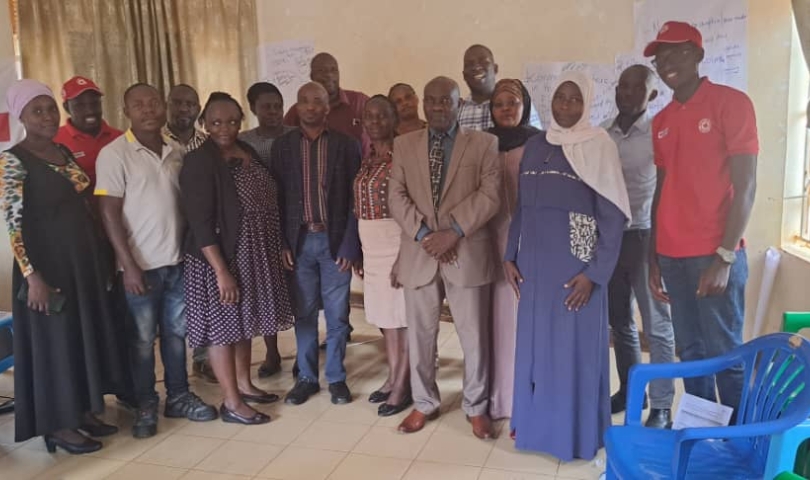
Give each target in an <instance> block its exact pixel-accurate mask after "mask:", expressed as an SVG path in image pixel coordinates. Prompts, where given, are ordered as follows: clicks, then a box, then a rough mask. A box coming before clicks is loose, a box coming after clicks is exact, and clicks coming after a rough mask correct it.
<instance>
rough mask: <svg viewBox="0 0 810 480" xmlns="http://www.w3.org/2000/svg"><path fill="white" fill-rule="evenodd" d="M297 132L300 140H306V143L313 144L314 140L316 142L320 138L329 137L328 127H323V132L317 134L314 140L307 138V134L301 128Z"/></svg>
mask: <svg viewBox="0 0 810 480" xmlns="http://www.w3.org/2000/svg"><path fill="white" fill-rule="evenodd" d="M297 132H298V134H299V135H301V138H303V139H304V140H306V141H308V142H314V141H315V140H318V139H319V138H321V137H328V136H329V127H328V126H324V127H323V130H321V133H319V134H318V136H317V137H315V138H309V135H307V132H305V131H304V129H303V128H298V130H297Z"/></svg>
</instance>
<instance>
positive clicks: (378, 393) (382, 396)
mask: <svg viewBox="0 0 810 480" xmlns="http://www.w3.org/2000/svg"><path fill="white" fill-rule="evenodd" d="M390 396H391V392H390V391H389V392H383V391H382V390H375V391H373V392H371V395H369V396H368V401H369V403H382V402H384V401H386V400H388V397H390Z"/></svg>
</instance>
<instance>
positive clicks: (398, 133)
mask: <svg viewBox="0 0 810 480" xmlns="http://www.w3.org/2000/svg"><path fill="white" fill-rule="evenodd" d="M645 55H646V56H648V57H654V58H653V61H652V64H653V65H654V66H655V69H656V70H657V73H658V74H659V75H660V76H661V78H662V79H663V81H664V83H665V84H666V85H667V86H668V87H670V88H671V89H672V90H673V92H674V100H673V101H672V102H671V103H670V104H669V105H668V106H667V107H666V108H665V109H664V110H663V111H662V112H660V113H659V114H658V115H656V116H655V118H653V117H652V115H650V114H649V113H648V112H647V105H648V103H649V102H650V101H651V100H653V99H654V98H655V96H656V95H657V92H656V91H655V89H654V75H655V72H654V71H653V70H652V69H650V68H649V67H646V66H643V65H635V66H633V67H630V68H628V69H627V70H626V71H624V72H623V73H622V74H621V77H620V79H619V82H618V85H617V87H616V103H617V106H618V110H619V114H618V116H617V117H616V118H615V119H611V120H610V121H608V122H606V123H605V124H604V125H603V126H596V125H592V124H591V123H590V113H589V111H590V105H591V103H592V101H593V95H594V86H593V81H592V79H591V78H590V76H589V75H587V74H586V73H583V72H576V71H571V72H565V73H563V74H562V75H561V76H560V78H559V79H558V82H557V84H556V86H555V89H554V91H553V97H552V99H551V109H552V112H551V114H552V115H551V124H550V125H547V130H546V131H542V130H540V124H539V116H538V115H537V112H536V111H535V110H534V107H533V105H532V101H531V98H530V96H529V93H528V91H527V89H526V87H525V86H524V85H523V84H522V83H521V82H520V81H519V80H516V79H501V80H497V78H496V76H497V72H498V65H497V64H496V63H495V59H494V56H493V54H492V52H491V51H490V50H489V49H488V48H487V47H485V46H482V45H474V46H472V47H470V48H469V49H468V50H467V51H466V52H465V54H464V62H463V75H464V80H465V82H466V83H467V85H468V86H469V88H470V91H471V94H470V96H469V97H467V98H464V99H462V98H461V95H460V89H459V86H458V85H457V84H456V82H454V81H453V80H451V79H450V78H447V77H436V78H434V79H433V80H431V81H430V82H428V83H427V85H426V86H425V88H424V92H423V97H422V102H423V105H424V109H423V111H424V114H425V120H422V119H421V118H420V116H419V97H418V95H417V93H416V91H415V89H414V88H413V87H411V86H410V85H408V84H404V83H397V84H395V85H394V86H393V87H391V89H390V91H389V92H388V94H387V95H374V96H372V97H371V98H368V97H367V96H365V95H364V94H362V93H360V92H354V91H350V90H346V89H343V88H341V86H340V76H339V69H338V64H337V61H336V60H335V58H334V57H333V56H332V55H330V54H328V53H320V54H318V55H316V56H315V57H314V58H313V59H312V63H311V79H312V82H310V83H307V84H305V85H304V86H302V87H301V88H300V90H299V91H298V96H297V102H296V104H295V105H294V106H293V107H292V108H290V109H289V111H288V112H287V114H286V116H285V115H284V105H283V98H282V96H281V93H280V92H279V91H278V89H277V88H276V87H274V86H273V85H271V84H269V83H264V82H262V83H257V84H254V85H253V86H252V87H251V88H250V89H249V90H248V92H247V98H248V104H249V106H250V111H251V112H252V113H253V114H254V115H255V116H256V117H257V120H258V124H259V125H258V127H256V128H255V129H252V130H248V131H245V132H240V127H241V125H242V124H243V122H244V119H245V113H244V112H243V110H242V107H241V106H240V103H239V102H238V101H237V100H236V99H235V98H233V97H232V96H230V95H229V94H227V93H223V92H215V93H213V94H211V96H210V97H209V99H208V101H207V102H206V104H205V105H204V107H202V108H201V105H200V102H199V98H198V96H197V93H196V91H195V90H194V89H193V88H192V87H190V86H188V85H184V84H183V85H177V86H175V87H173V88H172V89H171V91H170V92H169V95H168V100H164V99H163V98H162V96H161V95H160V94H159V92H158V91H157V89H155V88H154V87H152V86H150V85H147V84H142V83H139V84H135V85H133V86H131V87H130V88H129V89H127V91H126V92H125V94H124V99H123V100H124V112H125V114H126V116H127V118H128V119H129V121H130V126H129V128H128V129H127V130H126V132H121V131H118V130H115V129H114V128H112V127H110V126H108V125H107V124H106V123H105V122H104V121H103V119H102V111H101V101H100V97H101V95H102V92H101V90H100V89H99V87H98V86H97V85H95V84H94V83H93V82H92V81H91V80H89V79H87V78H83V77H74V78H73V79H71V80H69V81H68V82H66V83H65V85H64V88H63V90H62V99H63V101H64V103H63V106H64V108H65V110H66V111H67V112H68V113H69V115H70V119H69V120H68V122H67V123H66V124H65V125H64V126H62V127H61V128H60V127H59V108H58V106H57V103H56V100H55V97H54V95H53V93H52V92H51V91H50V90H49V89H48V88H47V87H46V86H45V85H43V84H41V83H39V82H36V81H33V80H21V81H19V82H18V83H16V84H15V85H14V86H12V87H11V88H10V89H9V91H8V95H7V98H8V105H9V112H10V113H11V114H12V115H14V116H16V117H18V118H19V119H20V120H21V122H22V123H23V125H24V126H25V129H26V137H25V139H24V140H23V141H21V142H20V143H19V144H17V145H15V146H14V147H13V148H11V149H9V150H8V151H6V152H3V153H2V155H0V170H1V171H2V176H0V178H2V182H3V183H2V195H1V196H0V205H2V208H3V212H4V213H5V218H6V223H7V225H8V229H9V235H10V239H11V243H12V247H13V252H14V255H15V259H16V262H15V265H14V272H13V288H14V294H15V300H14V306H13V309H14V328H15V395H16V400H17V402H16V405H17V415H16V439H17V440H18V441H22V440H26V439H28V438H30V437H33V436H38V435H43V436H44V437H45V443H46V445H47V446H48V449H49V450H50V451H53V450H54V449H55V448H56V447H60V448H63V449H65V450H66V451H68V452H71V453H85V452H90V451H94V450H97V449H99V448H101V446H102V445H101V443H100V442H99V441H98V440H96V439H95V438H94V437H100V436H104V435H110V434H113V433H115V432H116V431H117V428H116V427H115V426H113V425H107V424H104V423H103V422H101V421H100V420H99V419H98V418H97V417H96V416H95V414H98V413H100V412H101V411H102V410H103V408H104V400H103V395H104V394H115V395H117V396H118V399H119V401H120V402H121V403H122V404H124V405H126V406H129V407H130V408H131V409H132V410H133V412H134V414H135V422H134V425H133V429H132V433H133V435H134V436H135V437H148V436H151V435H154V434H155V433H156V431H157V423H158V402H159V398H158V395H157V393H156V391H155V354H154V342H155V339H156V338H157V337H159V338H160V349H161V359H162V362H163V365H164V371H165V387H166V399H165V408H164V415H165V416H167V417H186V418H188V419H190V420H193V421H209V420H213V419H215V418H217V417H220V418H221V419H222V420H223V421H226V422H235V423H241V424H247V425H253V424H261V423H265V422H268V421H270V418H269V416H268V415H266V414H265V413H262V412H260V411H258V410H256V409H254V408H253V407H252V406H251V404H256V403H259V404H262V403H272V402H275V401H277V400H279V399H280V398H279V396H278V395H275V394H273V393H269V392H265V391H263V390H261V389H259V388H257V387H256V385H255V384H254V383H253V382H252V380H251V372H250V365H251V340H252V339H253V338H254V337H257V336H262V337H264V341H265V344H266V346H267V354H266V357H265V359H264V361H263V362H262V364H261V366H260V367H259V372H258V374H259V376H260V377H266V376H270V375H274V374H276V373H278V372H279V371H280V370H281V366H280V363H281V357H280V355H279V352H278V345H277V334H278V332H280V331H283V330H287V329H290V328H293V327H294V328H295V337H296V344H297V345H296V346H297V354H296V355H297V356H296V365H295V367H294V374H295V375H296V377H297V380H296V383H295V386H294V387H293V388H292V390H290V391H289V392H287V394H286V395H285V399H284V401H285V402H286V403H288V404H292V405H299V404H302V403H304V402H306V401H307V400H308V399H309V398H310V397H311V396H312V395H314V394H316V393H317V392H318V391H319V390H320V383H319V371H318V366H319V358H318V357H319V344H318V316H319V310H323V311H324V317H325V320H326V341H325V357H326V358H325V372H324V376H325V378H326V381H327V383H328V389H329V393H330V396H331V401H332V403H335V404H345V403H349V402H351V401H352V394H351V392H350V390H349V388H348V386H347V384H346V370H345V368H344V357H345V355H346V344H347V341H348V339H349V338H350V332H351V326H350V323H349V313H350V311H349V293H350V292H349V289H350V282H351V278H352V273H353V272H354V274H355V275H358V276H359V277H361V278H362V279H363V282H364V307H365V316H366V319H367V321H368V322H369V323H371V324H373V325H375V326H377V327H379V328H380V330H381V331H382V334H383V337H384V341H385V348H386V355H387V359H388V367H389V368H388V370H389V371H388V378H387V379H386V381H385V382H384V384H383V385H381V386H380V388H379V389H378V390H376V391H374V392H373V393H372V394H371V395H370V396H369V398H368V401H369V402H372V403H377V404H379V406H378V414H379V415H380V416H389V415H394V414H397V413H400V412H403V411H404V410H406V409H408V408H409V407H411V406H413V410H412V411H411V412H410V413H409V414H408V415H407V416H405V417H404V419H403V420H402V422H401V423H400V425H399V427H398V429H399V430H400V431H401V432H403V433H411V432H416V431H419V430H421V429H422V428H423V427H424V426H425V424H426V422H428V421H430V420H433V419H435V418H436V417H437V416H438V415H439V407H440V404H441V396H440V392H439V390H438V386H437V383H436V369H437V362H436V358H437V344H436V340H437V334H438V330H439V317H440V312H441V309H442V304H443V302H444V301H445V300H447V301H448V302H449V305H450V310H451V312H452V315H453V321H454V323H455V330H456V332H457V334H458V336H459V339H460V343H461V347H462V350H463V353H464V382H463V400H462V409H463V411H464V413H465V414H466V415H467V418H468V420H469V421H470V424H471V428H472V432H473V434H474V435H475V436H477V437H479V438H481V439H488V438H492V437H493V436H494V431H493V427H492V420H493V419H502V418H511V423H510V427H511V428H510V435H511V437H512V438H513V439H514V440H515V445H516V447H517V448H518V449H521V450H529V451H537V452H545V453H550V454H552V455H554V456H556V457H558V458H560V459H563V460H571V459H574V458H584V459H590V458H593V457H594V456H595V455H596V453H597V452H598V450H599V449H600V448H601V447H602V444H603V443H602V437H603V433H604V431H605V429H606V428H607V427H608V426H609V425H610V414H611V413H616V412H619V411H622V410H623V409H624V407H625V403H626V392H627V378H628V371H629V369H630V367H631V366H632V365H633V364H635V363H638V362H639V361H640V355H641V354H640V349H639V339H638V332H637V330H636V327H635V321H634V319H633V299H634V298H635V300H636V303H637V304H638V307H639V310H640V312H641V316H642V323H643V327H644V328H643V331H644V333H645V335H647V337H648V340H649V346H650V352H651V360H652V361H653V362H672V361H674V357H675V347H676V346H677V351H678V355H679V356H680V358H681V359H682V360H694V359H700V358H705V357H708V356H715V355H719V354H721V353H724V352H725V351H727V350H729V349H731V348H733V347H735V346H736V345H739V344H740V343H741V341H742V321H743V296H744V287H745V282H746V277H747V266H746V256H745V249H744V241H743V240H742V234H743V231H744V229H745V226H746V223H747V221H748V218H749V216H750V211H751V205H752V202H753V198H754V192H755V178H756V157H757V153H758V143H757V131H756V121H755V116H754V110H753V106H752V104H751V101H750V100H749V99H748V97H747V96H746V95H745V94H743V93H742V92H739V91H736V90H733V89H731V88H728V87H725V86H720V85H716V84H713V83H711V82H710V81H709V79H707V78H705V77H701V76H700V75H699V64H700V62H701V61H702V59H703V48H702V38H701V35H700V32H699V31H698V30H696V29H695V28H694V27H692V26H690V25H688V24H684V23H680V22H668V23H666V24H665V25H664V26H663V28H662V29H661V31H660V32H659V33H658V36H657V38H656V39H655V40H654V41H652V42H651V43H650V44H649V46H648V47H647V49H646V50H645ZM167 112H168V113H167ZM167 120H168V121H167ZM197 125H200V126H201V127H202V128H203V130H200V129H198V127H197ZM92 193H94V195H91V194H92ZM670 307H671V314H670ZM608 325H610V327H611V329H612V334H613V338H614V342H615V354H616V359H617V367H618V370H619V378H620V385H619V388H618V391H617V392H616V393H615V394H614V395H613V396H612V397H611V396H610V385H609V371H608V369H609V363H610V362H609V359H608V350H609V338H608V335H609V329H608ZM186 342H187V343H188V345H189V346H190V347H192V348H194V349H195V351H194V371H195V372H196V373H197V374H198V375H200V376H203V377H205V378H208V379H210V380H211V381H215V382H218V383H219V385H220V386H221V388H222V392H223V397H224V399H223V402H222V404H221V405H220V406H219V408H218V409H217V408H215V407H214V406H212V405H208V404H206V403H205V402H203V401H202V400H201V399H200V398H199V397H198V396H196V395H195V394H194V393H192V392H190V391H189V386H188V375H187V372H186V364H185V359H186ZM741 380H742V377H741V372H740V371H738V370H736V369H733V368H732V369H730V370H728V371H726V372H724V373H722V374H720V375H718V376H717V378H716V379H715V378H713V377H703V378H694V379H687V380H685V386H686V391H687V392H689V393H693V394H695V395H699V396H701V397H703V398H706V399H710V400H715V386H716V387H717V389H718V390H719V393H720V400H721V401H722V402H723V403H724V404H726V405H729V406H732V407H735V406H736V405H737V403H738V401H739V396H740V391H741V387H742V385H741ZM673 395H674V388H673V384H672V383H671V381H666V380H660V381H656V382H653V383H652V384H651V385H650V402H651V406H652V409H651V412H650V415H649V416H648V420H647V426H649V427H651V428H665V427H667V425H668V423H669V421H670V409H671V406H672V400H673ZM54 399H57V400H54ZM645 402H646V401H645Z"/></svg>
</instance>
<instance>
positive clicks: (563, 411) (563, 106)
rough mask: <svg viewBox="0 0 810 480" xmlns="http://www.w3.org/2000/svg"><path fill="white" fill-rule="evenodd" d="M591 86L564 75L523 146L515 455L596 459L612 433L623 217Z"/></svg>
mask: <svg viewBox="0 0 810 480" xmlns="http://www.w3.org/2000/svg"><path fill="white" fill-rule="evenodd" d="M592 99H593V81H592V80H591V78H590V76H588V75H586V74H585V73H583V72H565V73H563V74H562V75H561V76H560V78H559V80H558V83H557V88H556V89H555V90H554V97H553V98H552V103H551V109H552V116H553V120H552V124H551V128H550V129H549V131H548V133H547V134H542V133H541V134H538V135H535V136H534V137H532V138H531V139H529V141H528V142H527V143H526V150H525V154H524V156H523V159H522V161H521V164H520V179H519V187H518V190H519V193H518V195H519V199H518V205H517V210H516V211H515V214H514V217H513V220H512V224H511V225H510V229H509V240H508V243H507V248H506V254H505V258H504V269H505V273H506V276H507V280H508V281H509V282H510V284H511V285H512V286H513V288H514V289H515V292H516V293H517V295H518V297H519V299H520V301H519V304H518V324H517V346H516V353H515V356H516V359H515V391H514V401H513V407H512V422H511V426H512V432H513V433H512V435H513V437H514V438H515V447H516V448H518V449H520V450H530V451H535V452H543V453H549V454H551V455H554V456H555V457H557V458H559V459H561V460H564V461H570V460H573V459H574V458H582V459H592V458H594V457H595V456H596V454H597V452H598V451H599V449H600V448H601V447H602V436H603V433H604V431H605V429H606V428H607V427H608V426H609V424H610V391H609V388H608V387H609V386H608V381H609V374H608V368H609V358H608V317H607V312H608V311H607V285H608V282H609V280H610V277H611V275H612V273H613V269H614V267H615V265H616V260H617V258H618V255H619V249H620V246H621V241H622V233H623V230H624V224H625V222H626V221H627V219H628V218H629V217H630V215H629V202H628V200H627V190H626V188H625V185H624V178H623V176H622V169H621V163H620V161H619V155H618V151H617V149H616V146H615V144H614V143H613V142H612V141H611V139H610V137H609V136H608V134H607V132H605V131H604V130H603V129H601V128H597V127H593V126H591V125H590V119H589V116H590V113H589V111H590V105H591V101H592Z"/></svg>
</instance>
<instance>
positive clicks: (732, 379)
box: [644, 22, 759, 409]
mask: <svg viewBox="0 0 810 480" xmlns="http://www.w3.org/2000/svg"><path fill="white" fill-rule="evenodd" d="M644 55H645V56H647V57H652V56H654V57H655V58H654V59H653V65H655V68H656V69H657V71H658V74H659V75H660V76H661V78H662V80H663V81H664V83H666V85H667V86H668V87H670V88H671V89H672V90H673V100H672V102H670V104H669V105H667V107H666V108H664V110H662V111H661V113H659V114H658V115H657V116H656V117H655V119H654V120H653V128H652V135H653V149H654V152H655V163H656V166H657V167H658V180H657V187H656V192H655V197H654V201H653V234H654V239H655V240H654V243H653V245H655V248H653V249H651V255H650V288H651V289H652V291H653V294H654V295H655V296H656V298H658V299H660V300H662V301H669V302H670V305H671V307H672V322H673V326H674V329H675V345H676V348H677V350H678V356H679V357H680V358H681V360H684V361H686V360H699V359H703V358H709V357H716V356H718V355H722V354H724V353H727V352H728V351H729V350H732V349H734V348H735V347H737V346H739V345H740V344H742V331H743V321H744V317H745V310H744V303H745V283H746V281H747V280H748V263H747V258H746V254H745V248H744V247H745V242H744V240H743V239H742V236H743V233H744V231H745V227H746V225H747V224H748V219H749V217H750V215H751V207H752V206H753V203H754V195H755V192H756V166H757V155H758V153H759V142H758V138H757V126H756V117H755V114H754V107H753V104H752V103H751V100H750V99H749V98H748V96H747V95H746V94H744V93H743V92H740V91H738V90H735V89H733V88H730V87H726V86H722V85H717V84H714V83H712V82H710V81H709V79H708V78H705V77H701V76H700V74H699V65H700V62H701V61H702V60H703V57H704V51H703V40H702V37H701V34H700V32H699V31H698V30H697V29H696V28H694V27H692V26H691V25H689V24H687V23H681V22H667V23H665V24H664V26H663V27H662V28H661V30H660V31H659V32H658V36H657V38H656V39H655V41H653V42H651V43H650V44H649V45H648V46H647V48H646V49H645V50H644ZM662 277H663V282H662ZM664 287H666V289H665V288H664ZM742 383H743V366H742V365H737V366H734V367H732V368H729V369H728V370H725V371H723V372H721V373H719V374H717V375H716V377H715V376H704V377H698V378H688V379H684V386H685V388H686V392H687V393H690V394H692V395H696V396H699V397H702V398H705V399H707V400H711V401H715V399H716V398H717V396H716V394H715V387H716V390H717V392H719V394H720V401H721V402H722V403H723V404H725V405H728V406H730V407H732V408H735V409H736V408H737V406H738V405H739V402H740V395H741V393H742V386H743V385H742Z"/></svg>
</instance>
